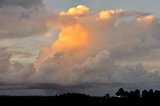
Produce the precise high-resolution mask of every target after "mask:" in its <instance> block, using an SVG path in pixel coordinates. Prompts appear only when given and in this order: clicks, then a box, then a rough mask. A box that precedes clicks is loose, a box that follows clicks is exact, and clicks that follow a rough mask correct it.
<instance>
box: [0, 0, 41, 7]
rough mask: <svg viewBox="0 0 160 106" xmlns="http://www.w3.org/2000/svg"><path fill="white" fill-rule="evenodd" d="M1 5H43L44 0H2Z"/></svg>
mask: <svg viewBox="0 0 160 106" xmlns="http://www.w3.org/2000/svg"><path fill="white" fill-rule="evenodd" d="M0 6H22V7H24V8H26V7H32V6H33V7H41V6H43V0H27V1H26V0H1V1H0Z"/></svg>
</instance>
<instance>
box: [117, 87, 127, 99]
mask: <svg viewBox="0 0 160 106" xmlns="http://www.w3.org/2000/svg"><path fill="white" fill-rule="evenodd" d="M125 93H126V92H125V91H124V89H123V88H120V89H119V90H118V91H117V92H116V95H117V96H120V97H124V96H125Z"/></svg>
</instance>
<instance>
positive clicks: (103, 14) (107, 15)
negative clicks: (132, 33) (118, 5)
mask: <svg viewBox="0 0 160 106" xmlns="http://www.w3.org/2000/svg"><path fill="white" fill-rule="evenodd" d="M122 12H123V10H122V9H116V10H106V11H101V12H100V13H99V19H101V20H107V19H110V18H111V17H112V16H113V15H115V14H121V13H122Z"/></svg>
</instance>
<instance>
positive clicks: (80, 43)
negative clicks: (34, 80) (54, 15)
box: [35, 24, 89, 69]
mask: <svg viewBox="0 0 160 106" xmlns="http://www.w3.org/2000/svg"><path fill="white" fill-rule="evenodd" d="M60 29H61V33H59V36H58V39H57V40H56V41H55V42H53V44H52V45H51V46H49V47H46V48H43V49H42V52H41V54H40V58H39V60H38V61H37V63H36V64H35V68H36V69H38V68H39V66H40V65H41V64H42V63H43V62H45V61H46V60H48V59H50V58H53V57H54V55H55V54H56V53H58V52H65V53H68V52H70V51H75V50H76V51H78V50H83V49H84V48H86V47H87V46H88V45H89V36H88V35H89V33H88V31H87V30H86V29H85V28H84V27H83V26H82V25H79V24H75V25H72V24H71V25H67V26H61V27H60Z"/></svg>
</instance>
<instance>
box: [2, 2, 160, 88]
mask: <svg viewBox="0 0 160 106" xmlns="http://www.w3.org/2000/svg"><path fill="white" fill-rule="evenodd" d="M10 2H11V1H8V2H7V1H6V2H5V3H4V6H2V5H1V7H0V8H1V10H0V12H2V13H3V14H4V15H3V16H2V17H3V18H6V20H7V21H8V22H9V24H8V22H7V21H4V22H3V21H0V23H3V24H4V25H5V26H4V28H3V27H2V28H1V29H0V33H1V34H0V36H1V37H6V36H7V37H11V35H12V36H13V37H17V36H18V37H20V36H22V37H24V36H32V35H35V34H38V33H43V32H45V31H47V29H48V28H49V29H54V28H57V29H59V31H60V32H59V34H58V35H55V36H57V39H56V40H55V39H54V40H53V42H52V43H51V44H50V45H48V46H46V47H42V49H41V51H40V53H39V56H38V58H37V61H36V62H35V63H33V64H27V65H26V64H25V65H24V64H19V63H16V62H13V63H12V64H11V65H10V66H11V67H9V71H7V73H6V72H4V71H2V74H1V79H3V80H5V81H11V80H13V79H14V81H17V80H18V81H19V82H20V81H22V82H23V81H35V82H47V83H49V82H50V83H57V84H61V85H72V84H82V83H129V84H132V83H136V84H137V83H140V82H143V83H144V84H145V83H147V82H151V83H152V84H153V85H154V84H155V83H157V82H160V79H159V74H160V73H159V69H158V68H155V67H154V66H153V65H154V64H153V63H154V62H155V61H159V56H160V42H159V40H160V37H159V34H160V32H159V30H160V29H159V28H160V23H159V19H158V18H156V17H155V16H154V15H152V14H149V13H143V12H137V11H125V10H122V9H117V10H104V11H100V12H99V13H96V14H93V13H89V8H88V7H87V6H83V5H79V6H77V7H73V8H70V9H69V10H68V11H66V12H65V11H62V12H60V13H58V14H57V15H56V16H55V17H54V18H52V21H50V16H48V15H47V14H46V13H45V12H44V11H46V10H45V9H44V8H43V5H42V2H38V1H37V2H36V1H34V2H32V3H31V1H28V4H27V5H26V6H23V3H24V2H18V1H17V3H15V4H12V5H11V4H10ZM26 2H27V1H26ZM7 3H8V5H7V6H6V4H7ZM17 5H18V6H17ZM33 5H34V6H33ZM37 6H38V8H37ZM35 7H36V8H35ZM9 8H13V10H10V9H9ZM19 8H20V9H19ZM5 11H6V12H5ZM22 11H23V12H22ZM9 12H11V13H13V12H14V13H15V14H16V16H14V14H6V13H9ZM10 15H11V16H14V17H11V18H12V20H10V19H8V18H7V17H8V16H10ZM39 16H41V17H39ZM0 20H2V19H0ZM19 20H20V22H19ZM13 21H14V22H13ZM48 21H49V22H48ZM46 23H47V25H48V24H49V25H48V26H45V25H46ZM9 25H14V26H17V28H13V27H10V26H9ZM11 33H12V34H11ZM2 59H4V58H2ZM4 60H5V59H4ZM5 61H6V62H7V63H8V61H9V59H8V58H6V60H5ZM16 69H18V70H19V71H16ZM6 70H8V69H6Z"/></svg>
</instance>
